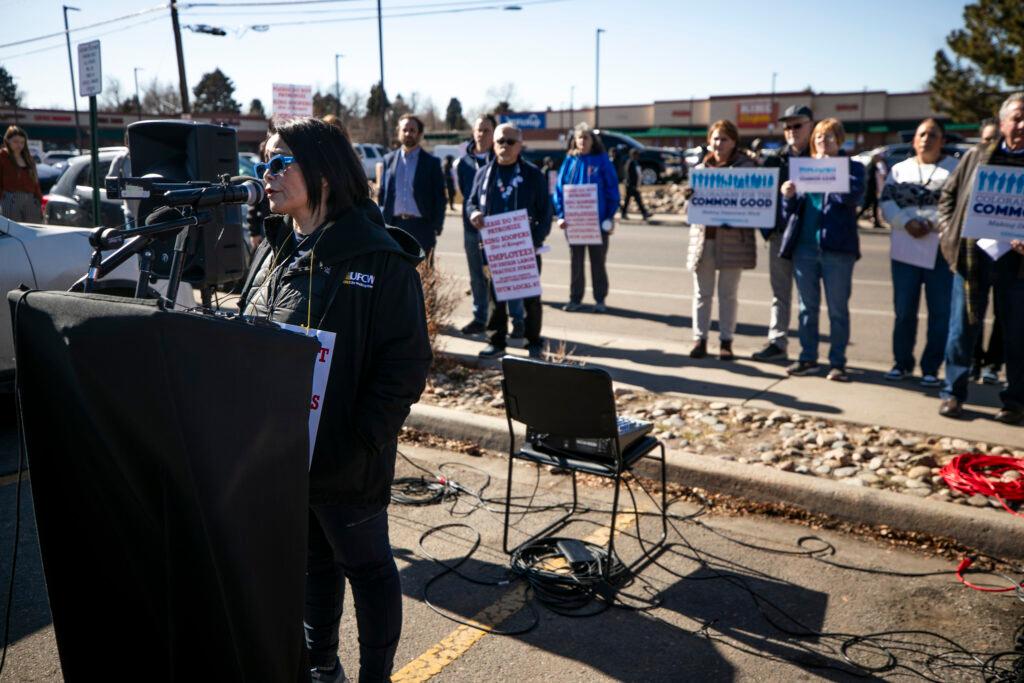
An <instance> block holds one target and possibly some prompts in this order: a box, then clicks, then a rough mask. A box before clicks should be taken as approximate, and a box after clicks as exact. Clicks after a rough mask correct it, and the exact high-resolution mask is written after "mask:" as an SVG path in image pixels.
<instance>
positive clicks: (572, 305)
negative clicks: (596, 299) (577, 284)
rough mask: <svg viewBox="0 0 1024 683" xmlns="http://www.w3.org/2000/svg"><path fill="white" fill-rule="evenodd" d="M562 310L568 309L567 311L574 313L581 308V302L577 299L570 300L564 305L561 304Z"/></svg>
mask: <svg viewBox="0 0 1024 683" xmlns="http://www.w3.org/2000/svg"><path fill="white" fill-rule="evenodd" d="M562 310H563V311H568V312H569V313H575V312H576V311H582V310H583V304H581V303H580V302H579V301H570V302H569V303H567V304H566V305H564V306H562Z"/></svg>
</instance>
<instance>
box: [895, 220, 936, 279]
mask: <svg viewBox="0 0 1024 683" xmlns="http://www.w3.org/2000/svg"><path fill="white" fill-rule="evenodd" d="M938 251H939V233H937V232H929V233H928V234H927V235H925V236H924V237H914V236H913V235H911V234H910V233H909V232H907V231H906V230H903V229H901V228H893V230H892V244H891V245H890V249H889V257H890V258H892V260H893V261H899V262H900V263H909V264H910V265H912V266H917V267H919V268H925V269H927V270H935V256H936V254H937V253H938Z"/></svg>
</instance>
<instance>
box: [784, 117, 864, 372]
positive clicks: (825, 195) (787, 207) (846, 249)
mask: <svg viewBox="0 0 1024 683" xmlns="http://www.w3.org/2000/svg"><path fill="white" fill-rule="evenodd" d="M845 139H846V131H845V130H843V124H842V123H840V122H839V120H838V119H833V118H829V119H824V120H822V121H819V122H818V124H817V125H816V126H814V130H813V131H812V133H811V156H812V157H814V158H815V159H827V158H831V157H841V156H842V152H841V148H842V145H843V141H844V140H845ZM845 162H846V164H848V166H849V191H847V192H808V193H804V194H799V195H798V194H797V193H798V192H799V191H800V188H799V186H798V185H797V184H795V183H794V182H793V180H787V181H786V182H785V183H783V184H782V188H781V189H782V215H783V218H784V220H785V221H786V229H785V231H784V232H783V234H782V244H781V246H780V250H779V253H780V254H781V255H782V256H783V258H788V259H792V260H793V275H794V276H795V278H796V291H797V295H798V297H799V301H800V314H799V337H800V358H799V360H797V362H796V363H794V364H792V365H790V366H789V367H788V368H787V369H786V372H787V373H789V374H790V375H810V374H813V373H815V372H817V371H818V340H819V334H818V316H819V313H820V309H821V285H822V283H824V285H825V302H826V303H827V305H828V319H829V337H830V338H831V341H832V344H831V348H830V349H829V353H828V360H829V365H830V366H831V367H830V369H829V372H828V379H830V380H833V381H836V382H849V381H850V376H849V374H847V372H846V346H847V344H848V343H849V341H850V290H851V288H852V286H853V265H854V264H855V263H856V262H857V259H859V258H860V237H859V235H858V234H857V206H858V205H859V204H860V198H861V195H862V194H863V193H864V167H863V166H861V165H860V164H858V163H857V162H855V161H852V160H848V159H847V160H845ZM792 177H793V176H792V174H791V175H790V178H792Z"/></svg>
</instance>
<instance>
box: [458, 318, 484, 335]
mask: <svg viewBox="0 0 1024 683" xmlns="http://www.w3.org/2000/svg"><path fill="white" fill-rule="evenodd" d="M485 329H486V327H485V326H484V324H483V323H480V322H477V321H476V320H473V321H470V322H469V323H468V324H466V325H463V326H462V328H461V329H460V330H459V332H462V334H480V333H481V332H483V331H484V330H485Z"/></svg>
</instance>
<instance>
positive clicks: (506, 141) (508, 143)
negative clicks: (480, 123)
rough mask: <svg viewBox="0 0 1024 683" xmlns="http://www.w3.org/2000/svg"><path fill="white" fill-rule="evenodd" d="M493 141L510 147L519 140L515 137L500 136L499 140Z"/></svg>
mask: <svg viewBox="0 0 1024 683" xmlns="http://www.w3.org/2000/svg"><path fill="white" fill-rule="evenodd" d="M495 142H496V143H497V144H499V145H504V146H506V147H511V146H512V145H515V144H518V143H519V140H516V139H515V138H501V139H500V140H495Z"/></svg>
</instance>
